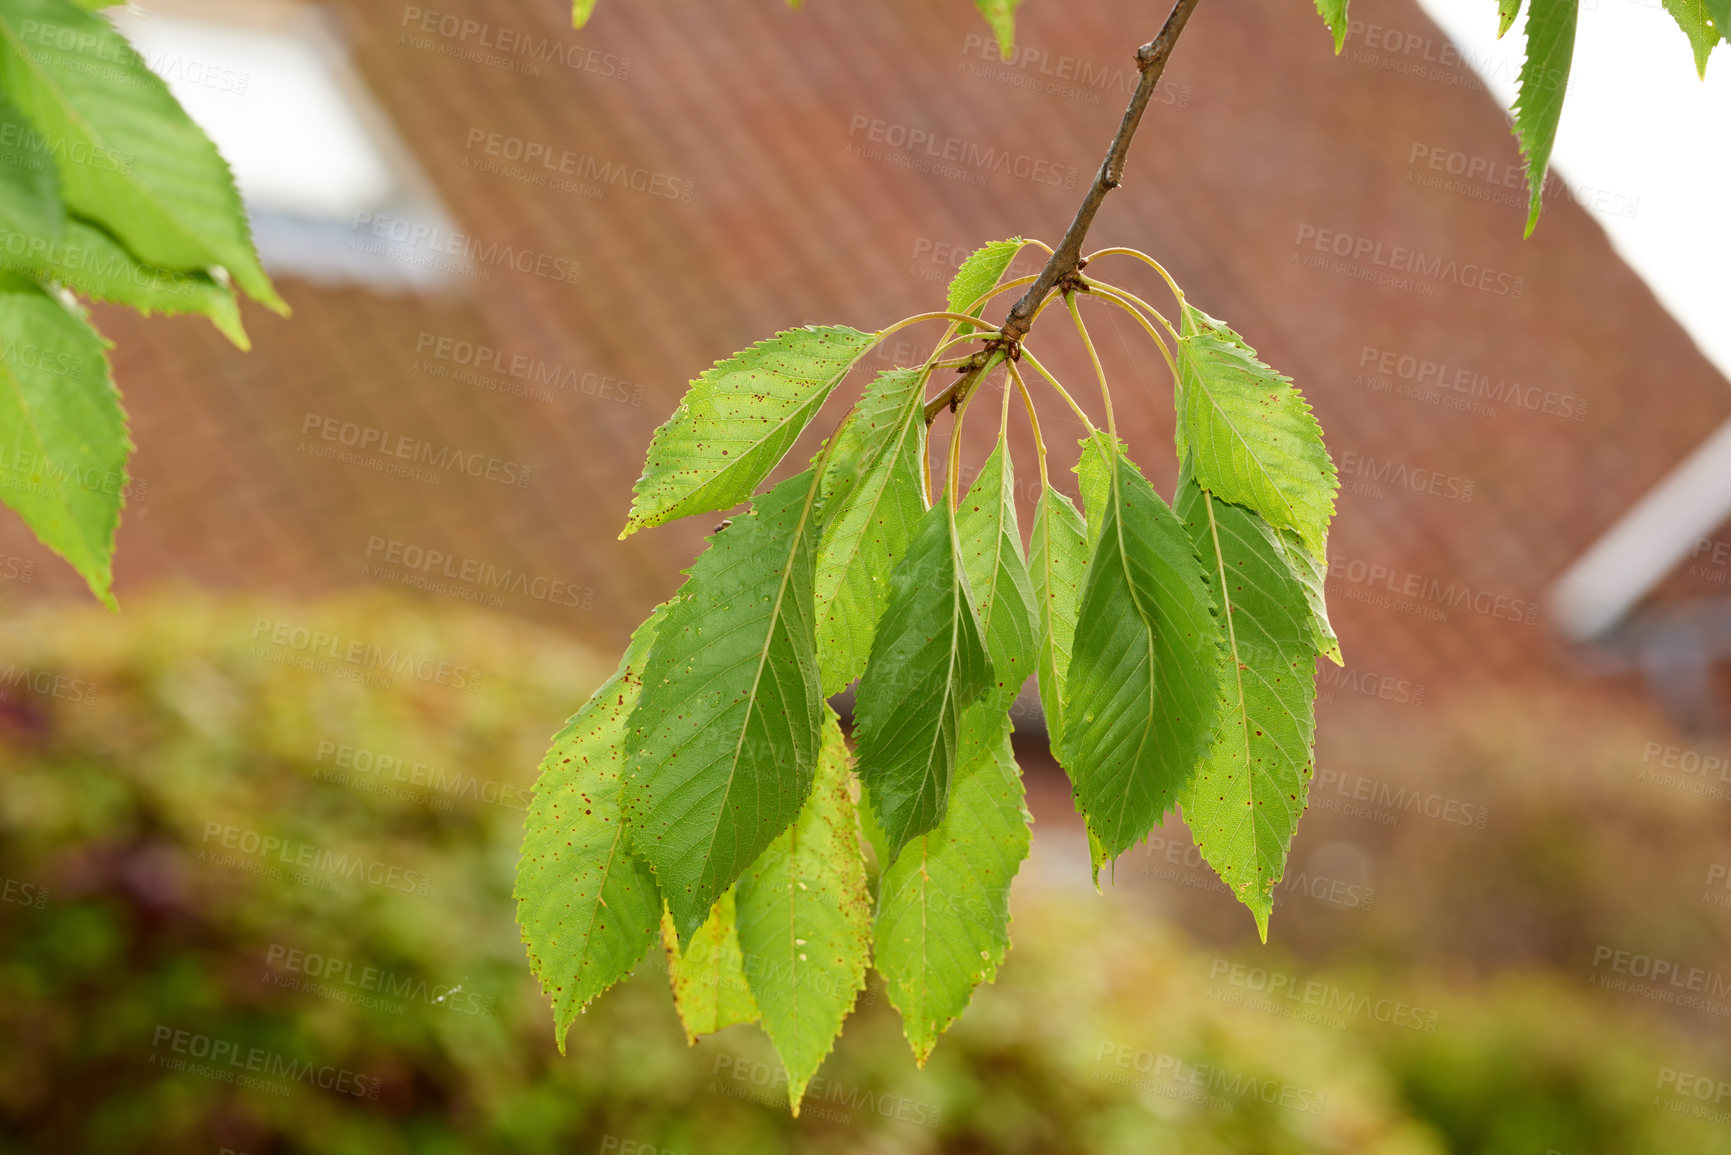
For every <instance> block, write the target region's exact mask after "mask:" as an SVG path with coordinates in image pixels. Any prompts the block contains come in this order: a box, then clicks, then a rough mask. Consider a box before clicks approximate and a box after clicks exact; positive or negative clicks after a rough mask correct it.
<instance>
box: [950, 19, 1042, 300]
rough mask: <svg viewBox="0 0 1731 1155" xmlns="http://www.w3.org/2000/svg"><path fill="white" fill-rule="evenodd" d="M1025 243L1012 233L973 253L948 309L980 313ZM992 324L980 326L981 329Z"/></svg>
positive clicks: (958, 277) (960, 272)
mask: <svg viewBox="0 0 1731 1155" xmlns="http://www.w3.org/2000/svg"><path fill="white" fill-rule="evenodd" d="M1005 51H1006V52H1008V49H1006V50H1005ZM1026 243H1027V242H1026V241H1024V240H1023V239H1022V238H1021V237H1011V238H1010V239H1009V240H1007V241H993V242H992V243H991V244H989V245H985V246H984V247H982V248H978V249H975V250H974V251H973V252H972V253H970V254H969V255H968V259H967V260H965V261H963V262H962V267H961V268H959V269H957V270H956V275H955V278H954V279H953V280H951V281H950V297H949V305H948V308H949V311H950V312H952V313H961V314H963V315H965V316H969V317H978V316H979V315H980V314H981V312H983V311H984V309H985V304H986V303H985V302H984V301H982V300H980V298H982V297H984V296H985V295H986V294H987V293H989V292H991V291H992V290H993V289H995V288H997V285H998V281H999V279H1000V278H1002V277H1003V275H1004V272H1005V270H1007V269H1008V268H1009V267H1010V262H1012V261H1014V260H1015V259H1016V254H1017V253H1019V252H1021V251H1022V246H1023V245H1024V244H1026ZM991 327H992V326H990V325H981V326H980V328H982V329H989V328H991Z"/></svg>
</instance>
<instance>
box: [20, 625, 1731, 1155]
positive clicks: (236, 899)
mask: <svg viewBox="0 0 1731 1155" xmlns="http://www.w3.org/2000/svg"><path fill="white" fill-rule="evenodd" d="M0 643H3V644H0V898H3V899H4V901H0V1151H4V1152H12V1151H33V1152H34V1151H41V1152H50V1151H52V1152H65V1151H77V1152H90V1153H103V1152H133V1151H137V1152H158V1151H175V1152H210V1153H211V1155H219V1153H220V1152H221V1151H222V1150H224V1149H227V1150H230V1151H234V1152H247V1153H249V1155H262V1153H264V1152H318V1153H320V1155H346V1153H351V1152H352V1153H355V1155H362V1153H364V1155H388V1153H393V1152H441V1153H442V1152H471V1151H486V1152H555V1151H557V1152H573V1151H575V1152H589V1151H594V1152H610V1151H611V1152H619V1153H620V1155H661V1153H666V1152H674V1153H681V1155H698V1153H734V1152H739V1153H757V1152H777V1151H824V1152H927V1151H946V1152H987V1151H991V1152H1029V1153H1033V1152H1039V1153H1041V1155H1053V1153H1063V1152H1089V1153H1118V1152H1122V1153H1126V1155H1128V1153H1138V1155H1141V1153H1147V1152H1167V1151H1172V1152H1185V1153H1193V1155H1214V1153H1220V1155H1226V1153H1228V1152H1230V1153H1233V1155H1289V1153H1290V1155H1298V1153H1311V1152H1315V1153H1335V1152H1339V1153H1343V1155H1344V1153H1347V1152H1352V1153H1355V1155H1357V1153H1369V1155H1432V1153H1441V1152H1475V1153H1476V1152H1482V1153H1485V1155H1545V1153H1546V1152H1547V1151H1557V1152H1563V1153H1566V1155H1590V1153H1603V1155H1648V1153H1651V1155H1661V1153H1663V1155H1673V1153H1677V1152H1703V1153H1711V1152H1724V1151H1731V1125H1727V1124H1726V1123H1723V1122H1716V1121H1712V1120H1703V1119H1697V1118H1687V1117H1684V1116H1683V1115H1680V1114H1677V1113H1676V1110H1678V1109H1682V1108H1687V1107H1688V1105H1689V1104H1690V1103H1691V1102H1693V1100H1692V1099H1689V1098H1688V1097H1685V1096H1675V1095H1671V1096H1669V1097H1667V1094H1666V1093H1662V1092H1661V1091H1660V1090H1659V1089H1658V1088H1657V1087H1656V1083H1655V1078H1656V1075H1657V1073H1658V1072H1660V1071H1661V1070H1664V1069H1677V1070H1685V1071H1689V1070H1705V1069H1708V1068H1709V1067H1710V1064H1705V1063H1704V1061H1702V1060H1699V1059H1695V1058H1691V1056H1692V1055H1695V1054H1696V1053H1697V1052H1696V1051H1695V1050H1694V1048H1693V1046H1692V1045H1691V1044H1690V1043H1689V1041H1688V1040H1686V1039H1683V1038H1680V1037H1677V1036H1675V1035H1673V1034H1668V1033H1666V1032H1665V1031H1664V1030H1663V1029H1662V1028H1661V1027H1659V1026H1657V1025H1653V1023H1652V1021H1651V1020H1650V1019H1646V1018H1637V1017H1634V1016H1633V1015H1632V1014H1625V1013H1623V1012H1622V1010H1621V1009H1620V1008H1617V1007H1613V1006H1610V1005H1609V1004H1606V1003H1604V1002H1602V1001H1590V1000H1589V998H1588V996H1589V995H1590V994H1591V993H1592V992H1590V991H1587V990H1584V989H1582V986H1581V984H1580V982H1579V980H1573V981H1569V980H1564V979H1560V978H1556V977H1548V976H1546V975H1545V974H1543V973H1540V972H1532V973H1528V974H1524V975H1522V976H1519V977H1516V978H1509V979H1506V980H1503V981H1500V982H1498V983H1495V984H1492V985H1490V986H1486V987H1482V988H1478V989H1470V990H1468V989H1450V988H1446V987H1443V986H1439V985H1437V984H1435V983H1432V982H1429V981H1427V980H1425V979H1424V978H1423V977H1422V976H1417V977H1414V976H1404V975H1403V976H1399V981H1398V982H1391V981H1390V980H1391V976H1389V975H1388V974H1386V972H1378V971H1376V970H1364V971H1354V970H1352V969H1351V968H1349V967H1344V966H1343V967H1340V968H1336V969H1335V970H1334V971H1331V972H1330V973H1328V974H1311V973H1309V972H1302V973H1301V972H1300V968H1298V967H1297V966H1296V964H1294V965H1292V966H1283V964H1282V963H1281V962H1280V961H1279V958H1280V956H1279V954H1278V952H1277V951H1265V952H1262V953H1260V954H1258V955H1255V956H1246V957H1254V958H1255V959H1257V960H1258V961H1257V963H1256V965H1257V966H1259V967H1264V968H1266V970H1267V971H1268V972H1270V973H1279V974H1282V975H1292V976H1294V979H1293V982H1292V984H1291V986H1292V987H1300V986H1303V987H1305V988H1306V989H1319V990H1327V991H1334V992H1344V994H1343V995H1342V996H1341V997H1342V998H1343V999H1344V1003H1343V1005H1344V1006H1346V1007H1347V1008H1349V1013H1347V1014H1346V1015H1345V1016H1344V1017H1345V1018H1346V1020H1347V1021H1346V1022H1345V1024H1344V1026H1342V1027H1340V1028H1339V1029H1331V1028H1330V1027H1329V1026H1326V1025H1325V1026H1317V1025H1314V1024H1312V1023H1309V1022H1305V1021H1302V1019H1301V1018H1300V1017H1294V1016H1292V1015H1291V1014H1290V1012H1291V1011H1292V1010H1294V1009H1303V1008H1304V1007H1305V1006H1306V1005H1307V1004H1304V1003H1303V1002H1302V1000H1294V999H1291V998H1284V999H1282V998H1275V999H1274V1000H1273V1001H1272V1003H1271V1005H1273V1006H1276V1007H1278V1008H1281V1009H1280V1010H1279V1012H1278V1013H1267V1012H1265V1011H1263V1010H1260V1009H1258V1007H1257V1006H1255V1005H1247V1004H1252V1003H1254V1002H1255V1000H1256V999H1257V998H1259V997H1261V996H1260V995H1259V994H1258V991H1257V990H1256V989H1255V988H1256V984H1257V982H1258V981H1259V980H1257V979H1255V978H1254V977H1253V972H1251V971H1249V970H1248V969H1247V970H1246V971H1244V972H1234V971H1232V970H1231V969H1230V964H1228V963H1227V962H1225V961H1223V960H1221V959H1218V958H1216V957H1215V955H1214V953H1212V952H1210V951H1209V950H1207V949H1204V948H1201V947H1198V946H1196V945H1195V944H1193V943H1191V942H1189V941H1188V940H1186V939H1185V938H1184V937H1183V936H1181V935H1180V934H1178V933H1177V932H1175V931H1174V930H1172V929H1170V928H1163V927H1161V926H1158V925H1154V924H1152V923H1151V922H1149V921H1148V920H1147V919H1146V918H1145V917H1138V916H1136V915H1135V914H1134V913H1133V912H1134V910H1135V907H1134V906H1133V905H1132V904H1130V903H1127V902H1122V901H1115V900H1114V899H1113V898H1112V897H1108V898H1098V897H1095V896H1093V895H1092V894H1091V892H1090V893H1087V894H1086V895H1085V896H1082V895H1079V894H1078V893H1077V892H1076V891H1074V890H1073V889H1069V888H1068V886H1069V884H1066V883H1065V882H1064V881H1063V878H1066V877H1068V875H1067V874H1065V873H1064V872H1061V871H1052V872H1050V875H1049V876H1048V873H1047V872H1046V871H1045V870H1044V869H1043V868H1042V866H1041V865H1040V863H1041V857H1040V855H1041V853H1042V852H1041V851H1040V850H1039V849H1038V844H1039V842H1040V831H1039V829H1038V828H1037V829H1036V844H1037V849H1036V858H1035V859H1034V860H1033V861H1032V862H1031V863H1030V864H1029V865H1028V866H1026V867H1024V870H1023V877H1022V878H1021V879H1020V880H1019V882H1018V891H1017V895H1016V904H1015V907H1016V922H1015V927H1014V935H1015V943H1016V945H1015V948H1014V950H1013V951H1012V953H1011V956H1010V962H1009V964H1008V965H1007V967H1006V968H1005V969H1004V971H1003V973H1002V975H1001V977H1000V980H999V982H998V983H997V985H995V986H993V987H990V988H986V989H984V990H983V991H982V992H981V993H980V994H979V996H977V997H976V999H975V1003H974V1006H973V1007H972V1009H971V1010H970V1011H969V1013H968V1015H967V1016H966V1017H965V1018H964V1019H963V1020H962V1022H961V1023H960V1024H959V1025H958V1026H957V1027H956V1028H954V1029H953V1030H952V1031H951V1032H950V1034H949V1036H948V1037H947V1038H946V1039H945V1040H944V1042H943V1043H941V1044H940V1046H939V1048H938V1050H937V1053H936V1054H935V1056H934V1057H933V1060H932V1062H931V1064H930V1065H929V1066H928V1067H927V1068H926V1069H925V1070H923V1071H922V1070H916V1069H915V1068H914V1066H913V1063H912V1060H911V1057H910V1056H909V1054H908V1051H907V1049H906V1046H905V1044H904V1043H903V1042H902V1040H901V1037H900V1026H899V1022H898V1020H897V1018H896V1016H895V1013H894V1011H893V1010H892V1009H891V1008H889V1007H888V1006H887V1005H885V1004H884V1002H883V1000H882V998H881V994H880V993H879V992H878V990H877V988H876V987H875V986H874V987H873V988H872V989H871V990H869V991H868V993H867V996H866V1002H865V1005H863V1006H862V1007H861V1009H860V1010H859V1011H857V1012H856V1014H855V1016H854V1018H853V1019H852V1020H851V1021H850V1022H849V1024H848V1028H847V1030H846V1033H845V1034H844V1036H843V1038H842V1040H841V1042H840V1044H839V1045H838V1048H837V1051H836V1053H835V1054H834V1055H833V1056H832V1057H831V1059H830V1060H829V1062H828V1063H827V1064H826V1066H825V1067H824V1069H823V1070H822V1072H821V1073H820V1077H819V1080H818V1082H817V1083H816V1084H814V1087H813V1091H812V1094H811V1096H810V1097H809V1098H808V1099H807V1101H806V1105H805V1109H804V1111H803V1114H802V1117H801V1118H799V1119H798V1120H795V1119H793V1118H791V1117H790V1116H789V1113H788V1111H787V1108H786V1105H785V1090H784V1083H783V1080H782V1077H781V1074H780V1071H779V1068H778V1067H777V1066H776V1063H775V1059H774V1055H773V1052H772V1051H771V1050H770V1049H769V1047H768V1046H767V1044H766V1042H765V1041H764V1039H763V1038H762V1037H761V1035H760V1034H758V1033H757V1032H756V1031H755V1029H753V1028H740V1027H736V1028H731V1029H730V1030H728V1031H726V1032H723V1033H722V1034H721V1035H720V1036H717V1037H715V1038H713V1039H708V1040H705V1041H703V1042H701V1043H699V1045H698V1046H697V1047H696V1048H693V1049H687V1048H686V1046H685V1045H684V1042H683V1038H682V1035H681V1033H680V1030H679V1026H678V1024H677V1022H676V1020H675V1018H674V1015H673V1012H672V1009H671V1006H670V1003H669V1000H668V998H667V995H666V989H665V978H664V974H662V973H660V968H659V967H658V965H657V961H658V960H657V959H655V958H654V957H651V958H649V959H646V960H645V963H644V965H643V966H642V967H640V968H639V973H638V974H637V975H636V976H634V977H633V978H632V979H631V980H630V981H628V982H627V983H625V984H622V985H621V987H619V988H618V989H616V990H615V991H613V992H612V993H610V994H609V995H608V996H607V997H606V998H604V999H603V1000H602V1001H601V1002H600V1003H598V1004H597V1005H596V1006H595V1007H594V1008H592V1009H591V1010H590V1012H589V1014H588V1015H586V1016H585V1017H584V1018H583V1019H581V1020H580V1021H579V1023H578V1025H577V1026H576V1027H575V1028H574V1029H573V1030H572V1032H571V1036H570V1051H571V1053H570V1056H569V1057H568V1058H563V1059H562V1058H560V1057H559V1056H558V1055H557V1052H556V1051H555V1049H554V1044H553V1037H552V1027H551V1018H550V1016H549V1014H548V1013H547V1010H546V1007H545V1005H544V1004H543V1001H542V999H541V997H540V995H539V993H538V992H537V990H536V989H535V987H534V985H533V982H532V981H531V980H530V978H529V976H528V973H527V969H526V966H525V964H524V959H523V954H522V950H521V947H520V945H519V941H518V936H517V931H516V928H515V925H514V923H513V921H512V919H513V907H512V903H511V899H510V886H511V879H512V874H513V870H514V863H515V856H516V848H517V841H518V836H519V832H520V829H521V824H522V819H523V810H522V808H523V806H524V805H526V801H527V794H526V791H527V789H528V788H529V786H530V785H531V782H532V775H533V768H534V766H535V765H536V763H537V762H538V760H539V757H540V755H541V753H542V750H543V749H544V746H545V742H546V738H547V735H549V734H550V733H551V732H552V731H553V730H555V729H556V728H557V726H558V725H559V723H560V722H561V721H562V719H563V718H564V717H565V716H566V715H567V714H569V713H570V712H571V711H572V710H573V709H574V708H575V707H576V705H577V704H578V703H579V702H580V701H581V700H582V698H583V697H584V696H585V695H586V693H587V691H588V689H589V688H590V687H591V686H593V685H594V684H595V683H596V682H597V681H598V680H599V678H600V677H601V676H602V675H603V674H604V672H605V668H610V667H611V665H612V662H613V658H614V656H613V655H605V656H603V657H602V658H601V659H600V660H598V659H597V656H594V655H590V654H588V653H586V652H584V651H583V650H581V649H579V648H577V647H574V646H572V645H570V644H568V643H565V642H561V641H559V640H558V639H555V638H550V637H549V636H548V635H547V634H546V632H545V631H542V630H538V629H535V628H532V627H530V626H527V625H524V624H521V623H515V622H511V621H507V620H503V619H499V618H494V617H491V616H487V615H484V614H480V613H475V612H470V611H467V610H461V611H445V610H437V611H435V610H432V609H430V608H428V607H425V606H420V605H417V604H415V603H409V602H403V601H396V600H392V599H389V598H383V597H367V598H354V599H347V600H338V601H333V602H328V603H323V604H319V605H292V604H278V603H266V602H253V601H226V602H213V601H211V600H209V599H208V598H199V599H195V598H190V597H181V598H172V597H161V598H158V599H156V600H153V601H142V600H140V601H134V602H132V603H131V604H129V605H128V606H127V608H126V611H125V612H124V613H123V614H122V615H121V616H119V617H114V616H110V615H108V614H105V613H102V612H100V611H94V610H85V609H82V608H79V609H58V610H56V609H44V610H38V611H33V612H30V613H25V614H21V615H17V616H15V617H14V618H13V619H12V620H11V621H10V622H9V623H8V624H6V625H5V626H3V627H0ZM1278 937H1279V936H1278V935H1276V939H1277V940H1278ZM1233 957H1234V961H1244V959H1243V958H1241V957H1240V956H1239V954H1238V953H1237V952H1234V956H1233ZM1265 960H1272V961H1265ZM1310 983H1315V984H1317V986H1316V987H1315V988H1310V987H1308V986H1307V985H1306V984H1310ZM1290 989H1291V988H1290V987H1289V991H1290ZM1264 993H1266V992H1264ZM1331 997H1332V996H1331ZM1235 1000H1236V1001H1235ZM1397 1005H1400V1006H1407V1007H1409V1010H1410V1009H1411V1008H1421V1009H1422V1013H1412V1014H1408V1013H1404V1012H1403V1013H1400V1014H1388V1015H1384V1014H1381V1013H1379V1012H1377V1011H1375V1010H1373V1009H1371V1008H1377V1007H1382V1006H1388V1007H1395V1006H1397ZM1337 1009H1339V1008H1338V1007H1337ZM1379 1019H1382V1020H1384V1021H1378V1020H1379ZM1409 1020H1410V1021H1409ZM1427 1028H1434V1029H1427ZM1667 1105H1673V1109H1672V1110H1667V1109H1666V1107H1667ZM1721 1106H1724V1107H1726V1108H1728V1109H1731V1102H1727V1103H1724V1104H1721Z"/></svg>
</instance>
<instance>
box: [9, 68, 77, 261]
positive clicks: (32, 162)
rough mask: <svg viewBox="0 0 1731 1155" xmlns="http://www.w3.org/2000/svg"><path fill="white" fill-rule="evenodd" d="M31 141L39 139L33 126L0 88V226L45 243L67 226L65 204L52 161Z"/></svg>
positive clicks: (49, 242)
mask: <svg viewBox="0 0 1731 1155" xmlns="http://www.w3.org/2000/svg"><path fill="white" fill-rule="evenodd" d="M32 143H40V138H39V137H38V136H37V134H36V129H35V128H34V127H33V126H32V125H31V124H30V122H29V121H28V120H25V119H24V114H23V113H22V112H20V111H19V110H18V106H17V105H15V104H13V103H12V102H11V101H10V100H8V99H7V98H6V94H5V93H4V92H0V229H4V230H5V231H6V232H8V233H22V234H23V235H24V236H25V237H27V238H30V239H31V240H33V241H34V242H35V243H37V244H42V245H47V244H52V243H53V242H55V241H57V240H59V239H60V233H61V230H62V229H64V228H65V227H66V206H65V205H63V204H61V203H60V176H59V174H58V173H57V172H56V171H55V169H54V161H53V160H52V159H50V158H49V157H48V156H47V154H46V153H45V152H38V151H33V150H32V149H31V147H30V146H31V144H32ZM0 251H6V250H5V249H0Z"/></svg>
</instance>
